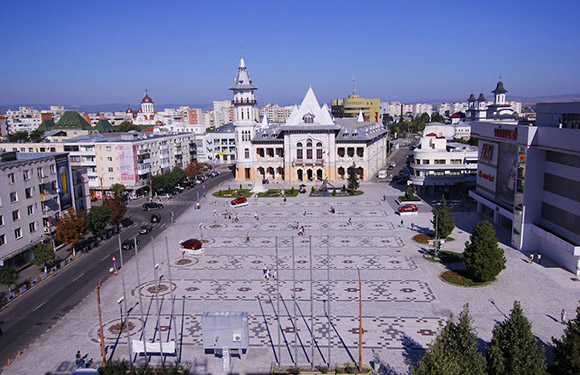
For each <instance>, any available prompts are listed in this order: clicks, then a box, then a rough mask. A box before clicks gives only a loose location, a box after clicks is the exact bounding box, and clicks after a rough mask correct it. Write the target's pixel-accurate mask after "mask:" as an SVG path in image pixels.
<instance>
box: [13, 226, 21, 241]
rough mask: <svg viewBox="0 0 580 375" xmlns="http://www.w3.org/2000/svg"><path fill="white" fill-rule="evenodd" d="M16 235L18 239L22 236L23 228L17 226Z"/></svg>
mask: <svg viewBox="0 0 580 375" xmlns="http://www.w3.org/2000/svg"><path fill="white" fill-rule="evenodd" d="M14 237H15V238H16V239H17V240H18V239H20V238H22V229H20V228H16V229H14Z"/></svg>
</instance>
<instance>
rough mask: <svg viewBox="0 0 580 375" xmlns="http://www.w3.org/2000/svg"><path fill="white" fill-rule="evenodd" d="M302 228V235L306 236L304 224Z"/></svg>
mask: <svg viewBox="0 0 580 375" xmlns="http://www.w3.org/2000/svg"><path fill="white" fill-rule="evenodd" d="M300 230H301V231H302V237H304V232H305V230H304V225H303V226H302V228H300Z"/></svg>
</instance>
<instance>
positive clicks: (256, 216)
mask: <svg viewBox="0 0 580 375" xmlns="http://www.w3.org/2000/svg"><path fill="white" fill-rule="evenodd" d="M254 219H256V220H259V219H258V213H257V212H256V213H254Z"/></svg>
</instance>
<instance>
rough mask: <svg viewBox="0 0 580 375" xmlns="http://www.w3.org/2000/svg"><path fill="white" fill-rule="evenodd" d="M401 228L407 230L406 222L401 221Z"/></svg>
mask: <svg viewBox="0 0 580 375" xmlns="http://www.w3.org/2000/svg"><path fill="white" fill-rule="evenodd" d="M401 228H405V222H404V221H403V219H401Z"/></svg>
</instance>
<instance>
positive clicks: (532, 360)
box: [412, 301, 580, 375]
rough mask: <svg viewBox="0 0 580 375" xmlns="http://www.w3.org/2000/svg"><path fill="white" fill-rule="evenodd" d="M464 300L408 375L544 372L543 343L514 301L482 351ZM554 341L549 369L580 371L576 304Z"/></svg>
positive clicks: (579, 315) (564, 372)
mask: <svg viewBox="0 0 580 375" xmlns="http://www.w3.org/2000/svg"><path fill="white" fill-rule="evenodd" d="M472 323H473V320H472V318H471V317H470V316H469V305H467V304H466V305H465V306H464V308H463V311H461V313H460V314H459V320H458V321H457V322H455V321H454V320H453V316H451V317H450V318H449V320H448V321H447V323H446V324H445V325H444V326H443V327H442V329H441V331H440V332H439V334H438V335H437V337H436V338H435V340H434V341H433V342H432V343H431V345H429V348H428V349H427V351H426V353H425V355H424V356H423V357H421V358H420V360H419V361H418V363H417V365H416V366H413V368H412V374H413V375H485V374H490V375H503V374H526V375H545V374H546V373H547V366H546V355H545V352H544V347H543V346H541V345H539V344H538V342H537V339H536V338H535V337H534V335H533V333H532V325H531V323H530V322H529V321H528V319H527V318H526V316H525V315H524V313H523V310H522V307H521V305H520V303H519V302H518V301H515V302H514V306H513V309H512V310H511V312H510V315H509V317H508V318H507V319H506V320H504V321H503V322H499V323H496V325H495V327H494V328H493V331H492V335H493V336H492V338H491V341H490V342H489V343H487V348H486V354H485V356H484V355H483V354H482V353H481V352H480V351H479V350H478V342H477V341H478V339H477V335H476V332H475V329H474V328H473V326H472ZM552 341H553V343H554V356H555V360H554V362H555V366H554V369H553V370H554V371H552V373H555V374H562V375H573V374H576V375H577V374H580V307H578V308H577V309H576V317H575V318H574V319H572V320H570V321H569V322H568V323H567V324H566V328H565V329H564V334H563V335H562V337H561V338H560V339H557V338H552Z"/></svg>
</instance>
